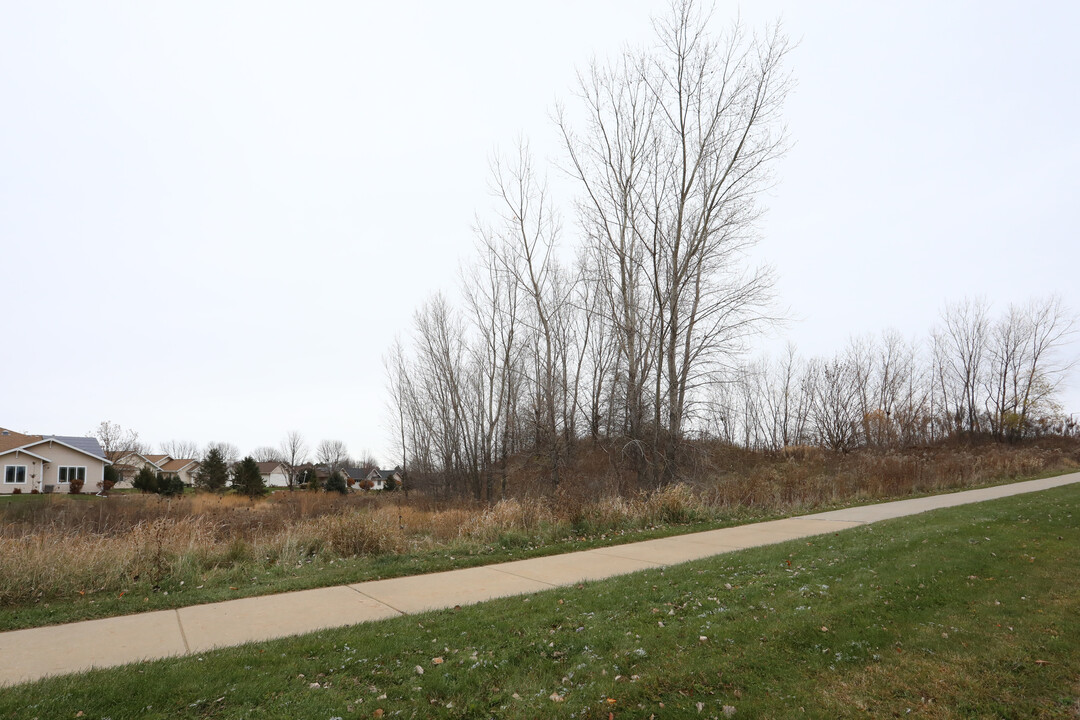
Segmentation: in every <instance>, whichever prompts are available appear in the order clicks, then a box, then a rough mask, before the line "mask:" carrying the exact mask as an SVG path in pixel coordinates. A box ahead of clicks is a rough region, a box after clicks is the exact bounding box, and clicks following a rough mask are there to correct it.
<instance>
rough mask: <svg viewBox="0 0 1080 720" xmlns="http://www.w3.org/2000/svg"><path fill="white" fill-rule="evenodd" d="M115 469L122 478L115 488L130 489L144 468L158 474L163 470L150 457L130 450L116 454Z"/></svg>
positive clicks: (114, 459)
mask: <svg viewBox="0 0 1080 720" xmlns="http://www.w3.org/2000/svg"><path fill="white" fill-rule="evenodd" d="M114 455H115V457H114V458H113V467H114V468H116V473H117V474H118V475H119V476H120V479H119V480H117V481H116V485H115V487H118V488H130V487H132V483H133V482H134V481H135V476H136V475H138V474H139V471H140V470H142V469H143V467H147V466H148V467H149V468H150V469H151V470H153V471H154V474H157V473H158V471H160V470H161V468H160V467H158V466H157V464H156V463H154V462H153V461H152V460H151V459H150V458H149V457H147V456H146V455H143V454H142V453H139V452H135V451H134V450H129V451H126V452H121V453H119V454H116V453H114Z"/></svg>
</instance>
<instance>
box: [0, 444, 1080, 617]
mask: <svg viewBox="0 0 1080 720" xmlns="http://www.w3.org/2000/svg"><path fill="white" fill-rule="evenodd" d="M702 456H703V458H704V460H703V462H702V464H701V465H700V466H699V467H698V468H697V469H696V472H695V473H694V474H693V476H692V477H691V478H690V480H689V482H686V483H680V484H676V485H672V486H669V487H665V488H662V489H660V490H658V491H655V492H651V493H646V492H624V493H622V494H619V493H616V492H613V491H612V489H613V488H615V487H618V485H619V483H617V482H615V481H612V480H610V479H608V480H605V479H604V478H603V477H594V478H593V479H592V480H591V481H590V482H588V483H586V482H565V483H563V485H562V486H561V487H560V489H559V491H558V493H556V494H555V495H553V496H530V495H522V496H519V497H510V498H506V499H503V500H501V501H500V502H498V503H495V504H494V505H491V506H483V505H480V504H476V503H470V502H466V501H452V502H447V501H439V500H437V499H434V498H431V497H426V496H418V495H416V494H413V495H412V496H411V497H410V498H408V499H405V498H404V497H403V496H402V495H401V494H396V493H395V494H389V495H382V496H377V495H371V494H364V495H361V494H354V495H349V496H341V495H336V494H325V493H324V494H319V493H306V492H295V493H288V492H279V493H275V494H274V495H272V496H270V497H269V498H266V499H263V500H258V501H251V500H248V499H246V498H243V497H241V496H236V495H226V496H218V495H212V494H195V495H187V496H184V497H182V498H175V499H164V498H159V497H157V496H141V495H123V496H114V497H110V498H108V499H106V500H101V499H97V498H70V497H64V496H42V497H35V498H33V500H32V501H30V502H25V501H10V500H8V501H4V500H0V606H4V605H6V606H11V605H19V604H24V603H29V602H34V601H45V600H48V599H51V598H63V597H71V596H73V595H76V594H78V593H93V592H101V591H118V590H123V589H125V588H129V587H131V586H132V584H133V583H139V584H146V586H148V587H152V586H155V585H158V584H159V583H166V582H167V583H169V584H172V585H175V584H177V583H179V582H181V581H183V582H186V583H191V584H193V585H197V584H202V583H207V582H214V581H215V579H217V580H221V579H222V578H235V577H237V576H239V575H253V576H257V575H259V574H261V573H266V572H268V571H276V572H278V573H281V572H284V571H285V570H291V569H295V568H302V567H304V566H305V564H308V563H311V562H314V561H329V560H332V559H335V558H342V557H354V556H363V555H372V556H373V555H386V554H392V553H404V552H422V551H425V550H432V549H448V550H454V549H455V548H462V547H472V548H475V547H476V546H478V545H480V546H483V545H491V544H496V543H504V544H505V543H507V542H515V543H518V544H520V543H525V542H527V543H529V544H543V543H548V542H553V541H557V540H562V539H566V538H569V537H574V536H579V535H589V534H603V533H608V532H613V531H622V530H631V529H635V528H647V527H653V526H661V525H676V524H685V523H691V522H701V521H715V520H720V519H723V518H726V517H730V516H731V514H733V513H736V512H741V511H743V510H745V509H746V508H750V509H753V510H755V511H765V512H784V511H800V510H810V509H813V508H815V507H819V506H822V505H827V504H832V503H837V502H842V501H850V500H853V499H854V500H861V499H866V500H871V499H875V498H883V497H896V496H902V495H906V494H910V493H913V492H929V491H939V490H945V489H952V488H960V487H966V486H971V485H976V484H981V483H985V482H987V481H990V480H996V479H1007V478H1015V477H1020V476H1026V475H1034V474H1038V473H1043V472H1047V471H1051V470H1064V469H1075V468H1077V467H1080V445H1078V444H1076V443H1072V444H1068V443H1065V444H1058V445H1053V444H1051V445H1040V446H1025V447H1013V446H999V445H990V446H985V447H967V448H965V447H952V448H926V449H919V450H913V451H907V452H869V451H868V452H860V453H852V454H850V455H836V454H830V453H825V452H823V451H821V450H819V449H817V448H795V449H790V450H788V451H786V452H781V453H748V452H747V451H743V450H735V449H731V448H717V449H714V451H712V452H708V453H703V454H702ZM584 464H587V463H586V462H585V460H583V465H584ZM598 488H607V491H605V492H598Z"/></svg>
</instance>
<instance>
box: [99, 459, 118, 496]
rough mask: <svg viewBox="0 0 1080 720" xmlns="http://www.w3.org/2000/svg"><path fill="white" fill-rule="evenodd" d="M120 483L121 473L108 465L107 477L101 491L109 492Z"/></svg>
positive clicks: (106, 469)
mask: <svg viewBox="0 0 1080 720" xmlns="http://www.w3.org/2000/svg"><path fill="white" fill-rule="evenodd" d="M118 482H120V472H119V471H118V470H117V469H116V468H115V467H113V466H112V465H106V466H105V476H104V477H103V478H102V481H101V490H102V491H103V492H109V491H110V490H112V489H113V486H114V485H116V483H118Z"/></svg>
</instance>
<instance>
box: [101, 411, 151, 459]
mask: <svg viewBox="0 0 1080 720" xmlns="http://www.w3.org/2000/svg"><path fill="white" fill-rule="evenodd" d="M88 434H89V435H92V436H93V437H95V438H97V441H98V443H99V444H100V445H101V449H102V450H103V451H104V452H105V457H106V458H108V460H109V461H110V462H116V461H117V460H120V459H121V458H123V457H124V456H125V455H129V454H131V453H145V452H147V448H146V444H145V443H143V442H140V441H139V433H138V432H136V431H135V430H130V429H129V430H125V429H124V428H122V427H120V425H119V424H117V423H114V422H110V421H108V420H103V421H101V423H100V424H99V425H98V426H97V428H95V429H94V430H91V431H90V432H89V433H88Z"/></svg>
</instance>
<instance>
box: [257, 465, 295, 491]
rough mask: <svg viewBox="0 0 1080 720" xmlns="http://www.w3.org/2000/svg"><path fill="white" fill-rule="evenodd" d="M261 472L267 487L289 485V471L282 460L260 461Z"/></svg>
mask: <svg viewBox="0 0 1080 720" xmlns="http://www.w3.org/2000/svg"><path fill="white" fill-rule="evenodd" d="M258 466H259V474H260V475H262V479H263V484H264V485H266V487H288V486H289V473H288V471H287V470H286V469H285V466H284V465H282V464H281V463H280V462H276V461H271V462H261V463H258Z"/></svg>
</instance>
